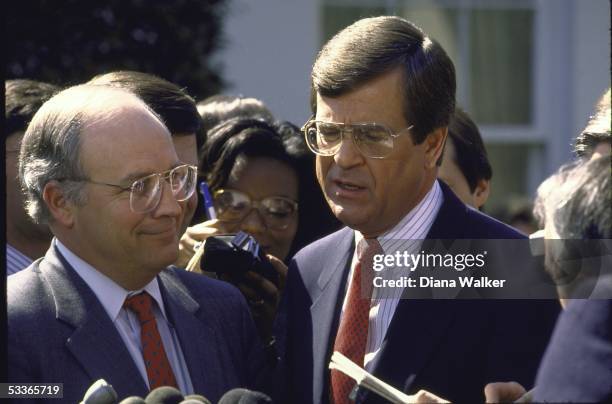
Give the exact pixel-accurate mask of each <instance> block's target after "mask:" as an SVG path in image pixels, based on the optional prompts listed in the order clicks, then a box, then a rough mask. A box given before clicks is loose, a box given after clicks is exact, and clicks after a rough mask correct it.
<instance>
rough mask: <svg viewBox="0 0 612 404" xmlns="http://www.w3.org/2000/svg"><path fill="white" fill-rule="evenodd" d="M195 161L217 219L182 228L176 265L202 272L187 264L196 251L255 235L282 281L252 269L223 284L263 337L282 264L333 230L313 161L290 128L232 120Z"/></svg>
mask: <svg viewBox="0 0 612 404" xmlns="http://www.w3.org/2000/svg"><path fill="white" fill-rule="evenodd" d="M200 157H201V159H200V171H201V173H202V175H203V177H204V178H205V179H206V182H207V183H208V185H209V188H210V191H211V194H212V196H213V200H214V204H215V210H216V215H217V218H216V219H214V220H208V221H205V222H203V223H200V224H197V225H195V226H192V227H190V228H188V229H187V232H186V233H185V235H184V236H183V238H182V239H181V244H180V253H179V260H178V262H177V265H178V266H182V267H187V266H189V267H190V268H195V270H199V268H200V265H199V263H197V264H195V265H193V261H192V258H193V256H194V251H195V249H196V248H195V247H196V245H198V244H199V243H200V242H202V241H204V240H205V239H206V238H208V237H210V236H213V235H219V234H234V233H237V232H238V231H244V232H246V233H248V234H250V235H251V236H253V237H254V238H255V239H256V240H257V242H258V243H259V244H260V246H261V248H262V249H263V251H264V252H265V253H266V254H267V257H268V259H269V260H270V261H271V262H272V263H273V265H274V267H275V269H276V270H277V272H278V273H279V279H280V282H279V283H278V284H277V285H274V284H272V283H271V282H269V281H268V280H266V279H264V278H263V277H261V276H260V275H259V274H256V273H253V272H252V271H250V272H248V273H247V274H246V275H245V276H244V278H243V279H240V280H239V281H238V282H237V281H236V279H235V278H234V279H226V280H230V281H232V282H233V283H235V284H237V286H238V287H239V288H240V289H241V291H242V292H243V293H244V294H245V296H246V297H247V301H248V302H249V304H250V306H251V308H252V310H253V314H254V317H255V320H256V321H257V322H258V323H260V322H263V323H265V324H264V325H261V324H258V325H260V330H262V329H265V330H266V331H265V332H264V331H262V336H264V338H266V337H268V334H269V327H270V326H271V320H272V318H273V316H274V313H275V311H276V306H277V304H278V298H279V296H280V292H281V291H282V287H283V283H284V277H285V271H286V267H285V266H284V265H283V264H282V261H288V259H289V258H290V257H291V256H292V254H293V253H294V252H295V251H296V250H297V249H299V248H301V247H303V246H304V245H305V244H307V243H309V242H311V241H313V240H314V239H316V238H318V237H320V236H322V235H323V234H325V233H326V232H331V231H333V230H334V229H335V228H336V226H337V222H336V221H335V219H333V216H332V215H331V212H329V209H328V208H327V206H326V204H325V201H324V198H323V196H322V194H321V191H320V189H319V187H318V186H317V184H316V181H315V179H314V163H313V156H312V154H311V153H310V152H309V151H308V149H307V147H306V145H305V141H304V138H303V136H302V135H301V134H300V133H299V131H298V130H297V128H296V127H295V126H293V125H291V124H289V123H278V124H274V123H268V122H265V121H263V120H259V119H250V118H237V119H231V120H229V121H226V122H223V123H221V124H220V125H218V126H216V127H215V128H213V129H212V130H211V131H210V132H209V133H208V138H207V140H206V143H205V144H204V146H203V148H202V151H201V154H200ZM313 219H315V220H313ZM190 261H192V263H191V264H189V262H190ZM188 264H189V265H188ZM205 266H206V265H205V264H204V267H205Z"/></svg>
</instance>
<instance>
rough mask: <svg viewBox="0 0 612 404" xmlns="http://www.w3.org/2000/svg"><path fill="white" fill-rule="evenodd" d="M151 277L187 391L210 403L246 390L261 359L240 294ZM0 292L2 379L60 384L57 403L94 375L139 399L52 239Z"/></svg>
mask: <svg viewBox="0 0 612 404" xmlns="http://www.w3.org/2000/svg"><path fill="white" fill-rule="evenodd" d="M158 281H159V284H160V289H161V292H162V296H163V299H164V304H165V306H166V311H167V314H168V317H169V321H170V322H171V323H172V324H173V325H174V327H175V329H176V332H177V335H178V338H179V341H180V343H181V348H182V350H183V354H184V356H185V361H186V363H187V368H188V369H189V374H190V376H191V381H192V384H193V387H194V390H195V392H196V393H198V394H202V395H204V396H206V397H207V398H209V399H210V400H211V401H213V402H216V401H217V400H218V399H219V398H220V397H221V395H223V393H225V392H226V391H227V390H229V389H232V388H235V387H253V384H254V383H255V380H254V378H255V375H256V374H258V375H261V374H262V372H261V370H262V369H261V368H262V367H263V366H264V362H265V361H264V355H263V351H262V347H261V343H260V341H259V338H258V336H257V332H256V329H255V326H254V324H253V321H252V319H251V316H250V313H249V309H248V306H247V305H246V303H245V301H244V298H243V297H242V295H241V294H240V292H239V291H238V290H237V289H236V288H234V287H233V286H231V285H229V284H227V283H224V282H220V281H216V280H213V279H209V278H206V277H204V276H201V275H197V274H193V273H189V272H186V271H184V270H181V269H178V268H168V269H166V270H164V271H162V272H161V273H160V274H159V275H158ZM7 297H8V306H7V308H8V379H9V381H10V382H24V383H25V382H30V383H32V382H47V383H63V384H64V400H63V401H64V402H70V403H75V402H79V401H80V400H81V399H82V397H83V395H84V393H85V391H86V390H87V388H88V387H89V386H90V385H91V384H92V383H93V382H95V381H96V380H97V379H100V378H103V379H105V380H106V381H107V382H109V383H110V384H112V385H113V387H114V389H115V390H116V391H117V393H118V396H119V399H120V400H122V399H123V398H125V397H128V396H131V395H137V396H141V397H144V396H146V394H147V388H146V384H145V382H144V381H143V379H142V377H141V375H140V373H139V372H138V370H137V368H136V366H135V364H134V363H133V361H132V359H131V357H130V355H129V353H128V351H127V349H126V347H125V345H124V344H123V341H122V340H121V337H120V336H119V333H118V332H117V330H116V328H115V326H114V325H113V323H112V322H111V319H110V318H109V317H108V315H107V314H106V311H105V310H104V308H103V307H102V305H101V304H100V302H99V301H98V299H97V298H96V296H95V295H94V293H93V292H92V291H91V289H90V288H89V287H88V286H87V284H86V283H85V282H84V281H83V280H82V279H81V278H80V277H79V275H78V274H77V273H76V272H75V271H74V269H72V268H71V267H70V265H69V264H68V263H67V262H66V261H65V260H64V258H63V257H62V256H61V254H60V253H59V252H58V251H57V249H56V247H55V243H53V244H52V246H51V248H50V249H49V250H48V251H47V254H46V255H45V257H44V258H41V259H39V260H37V261H35V262H34V263H33V264H32V265H31V266H30V267H28V268H27V269H25V270H23V271H21V272H20V273H18V274H16V275H14V276H11V277H9V278H8V285H7ZM260 377H261V376H260Z"/></svg>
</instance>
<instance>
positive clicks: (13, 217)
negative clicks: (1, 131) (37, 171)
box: [4, 132, 52, 258]
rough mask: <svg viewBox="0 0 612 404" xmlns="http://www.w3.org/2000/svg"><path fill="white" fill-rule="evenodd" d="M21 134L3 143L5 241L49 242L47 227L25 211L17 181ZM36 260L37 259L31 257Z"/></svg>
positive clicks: (10, 137)
mask: <svg viewBox="0 0 612 404" xmlns="http://www.w3.org/2000/svg"><path fill="white" fill-rule="evenodd" d="M22 138H23V132H15V133H13V134H11V135H10V136H9V137H8V138H7V139H6V143H5V147H6V160H5V161H4V163H5V170H6V171H5V173H6V225H7V232H6V234H7V239H8V240H7V241H8V242H9V243H11V238H12V237H13V235H14V234H19V235H22V236H24V237H26V236H27V237H31V238H35V239H41V240H51V237H52V234H51V232H50V231H49V227H48V226H47V225H37V224H35V223H34V222H33V221H32V219H30V217H29V216H28V214H27V213H26V211H25V200H24V199H25V198H24V196H23V192H21V186H20V185H19V179H18V165H19V148H20V146H21V139H22ZM31 258H37V257H31Z"/></svg>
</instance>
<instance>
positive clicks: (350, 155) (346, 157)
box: [334, 132, 364, 169]
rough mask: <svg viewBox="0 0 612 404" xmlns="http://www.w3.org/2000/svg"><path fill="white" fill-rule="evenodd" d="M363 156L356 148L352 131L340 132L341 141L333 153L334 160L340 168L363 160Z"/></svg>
mask: <svg viewBox="0 0 612 404" xmlns="http://www.w3.org/2000/svg"><path fill="white" fill-rule="evenodd" d="M363 160H364V157H363V155H362V154H361V152H360V151H359V149H358V148H357V145H356V144H355V140H354V139H353V134H352V133H347V132H344V133H343V134H342V143H341V144H340V148H339V149H338V152H337V153H336V154H335V155H334V162H335V163H336V165H338V166H339V167H341V168H345V169H346V168H350V167H352V166H355V165H359V164H361V163H362V162H363Z"/></svg>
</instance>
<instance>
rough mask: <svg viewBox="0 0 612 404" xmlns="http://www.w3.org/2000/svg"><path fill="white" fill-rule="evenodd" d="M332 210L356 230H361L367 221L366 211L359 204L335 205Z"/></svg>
mask: <svg viewBox="0 0 612 404" xmlns="http://www.w3.org/2000/svg"><path fill="white" fill-rule="evenodd" d="M332 212H333V213H334V216H336V218H337V219H338V220H340V221H341V222H342V223H344V224H345V225H347V226H348V227H350V228H353V229H356V230H359V228H360V227H361V226H363V225H364V224H365V223H366V221H367V215H366V212H364V210H363V209H360V208H359V207H358V206H341V205H334V206H333V207H332Z"/></svg>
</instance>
